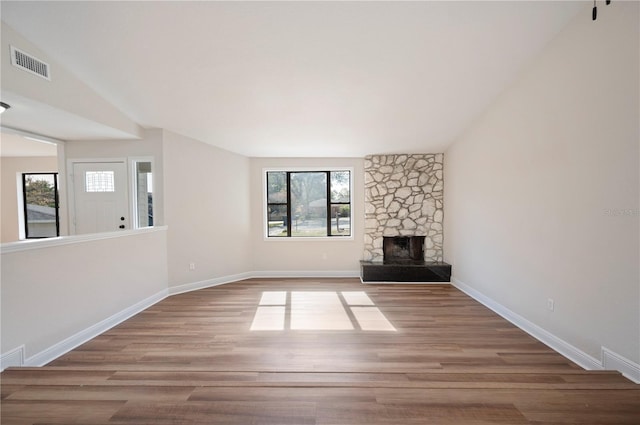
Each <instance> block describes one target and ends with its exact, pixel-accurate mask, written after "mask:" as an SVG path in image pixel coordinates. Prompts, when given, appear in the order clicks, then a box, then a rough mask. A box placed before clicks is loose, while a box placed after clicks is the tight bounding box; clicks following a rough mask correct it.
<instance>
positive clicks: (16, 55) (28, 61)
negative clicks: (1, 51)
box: [11, 46, 51, 81]
mask: <svg viewBox="0 0 640 425" xmlns="http://www.w3.org/2000/svg"><path fill="white" fill-rule="evenodd" d="M11 64H12V65H13V66H15V67H16V68H20V69H22V70H23V71H27V72H29V73H31V74H33V75H37V76H38V77H41V78H44V79H46V80H49V81H51V73H50V72H49V64H48V63H46V62H43V61H41V60H40V59H37V58H35V57H33V56H31V55H30V54H28V53H27V52H24V51H22V50H20V49H18V48H16V47H13V46H11Z"/></svg>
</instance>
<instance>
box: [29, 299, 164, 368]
mask: <svg viewBox="0 0 640 425" xmlns="http://www.w3.org/2000/svg"><path fill="white" fill-rule="evenodd" d="M166 296H167V290H166V289H163V290H162V291H160V292H158V293H156V294H154V295H151V296H150V297H147V298H145V299H144V300H142V301H139V302H137V303H135V304H134V305H132V306H130V307H127V308H125V309H124V310H122V311H120V312H118V313H116V314H114V315H112V316H110V317H107V318H106V319H104V320H102V321H100V322H98V323H96V324H95V325H92V326H90V327H88V328H86V329H84V330H82V331H80V332H78V333H76V334H75V335H72V336H70V337H68V338H66V339H64V340H62V341H60V342H58V343H56V344H54V345H52V346H51V347H49V348H47V349H45V350H43V351H41V352H39V353H38V354H36V355H34V356H31V357H29V358H28V359H26V360H25V361H24V365H25V366H43V365H45V364H47V363H49V362H50V361H52V360H55V359H56V358H58V357H60V356H61V355H63V354H65V353H67V352H69V351H71V350H73V349H74V348H76V347H78V346H79V345H82V344H84V343H85V342H87V341H89V340H90V339H91V338H95V337H96V336H98V335H100V334H101V333H103V332H105V331H107V330H109V329H111V328H112V327H114V326H116V325H118V324H120V323H122V322H124V321H125V320H127V319H128V318H130V317H132V316H134V315H136V314H138V313H140V312H141V311H143V310H144V309H146V308H149V307H151V306H152V305H154V304H155V303H157V302H158V301H161V300H163V299H165V298H166Z"/></svg>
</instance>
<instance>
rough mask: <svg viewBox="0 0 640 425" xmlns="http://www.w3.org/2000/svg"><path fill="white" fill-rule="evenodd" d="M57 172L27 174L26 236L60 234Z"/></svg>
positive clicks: (25, 188)
mask: <svg viewBox="0 0 640 425" xmlns="http://www.w3.org/2000/svg"><path fill="white" fill-rule="evenodd" d="M55 178H56V175H55V174H53V173H52V174H25V175H24V188H23V190H24V200H25V210H26V237H27V238H51V237H56V236H58V224H57V218H58V217H57V203H56V189H55V188H56V185H55Z"/></svg>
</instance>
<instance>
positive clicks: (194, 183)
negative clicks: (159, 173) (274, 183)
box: [163, 131, 252, 286]
mask: <svg viewBox="0 0 640 425" xmlns="http://www.w3.org/2000/svg"><path fill="white" fill-rule="evenodd" d="M163 140H164V143H163V156H164V176H165V217H166V224H167V225H168V226H169V233H168V258H169V286H179V285H184V284H190V283H196V282H201V281H206V280H210V279H215V278H221V277H225V276H232V275H236V274H239V273H245V272H247V271H249V270H250V258H251V255H252V254H251V246H250V245H249V232H250V230H251V229H250V222H249V209H250V208H251V205H250V201H249V159H248V158H247V157H244V156H241V155H237V154H234V153H231V152H228V151H225V150H223V149H219V148H216V147H213V146H211V145H208V144H206V143H202V142H199V141H196V140H193V139H190V138H187V137H184V136H181V135H178V134H175V133H172V132H169V131H164V132H163ZM190 263H194V264H195V270H190V268H189V265H190Z"/></svg>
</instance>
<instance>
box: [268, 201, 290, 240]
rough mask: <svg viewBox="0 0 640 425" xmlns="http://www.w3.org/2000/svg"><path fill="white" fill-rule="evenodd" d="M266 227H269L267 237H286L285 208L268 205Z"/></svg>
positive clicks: (284, 206) (283, 206)
mask: <svg viewBox="0 0 640 425" xmlns="http://www.w3.org/2000/svg"><path fill="white" fill-rule="evenodd" d="M267 225H268V226H269V236H288V235H287V206H286V205H269V206H268V218H267Z"/></svg>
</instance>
